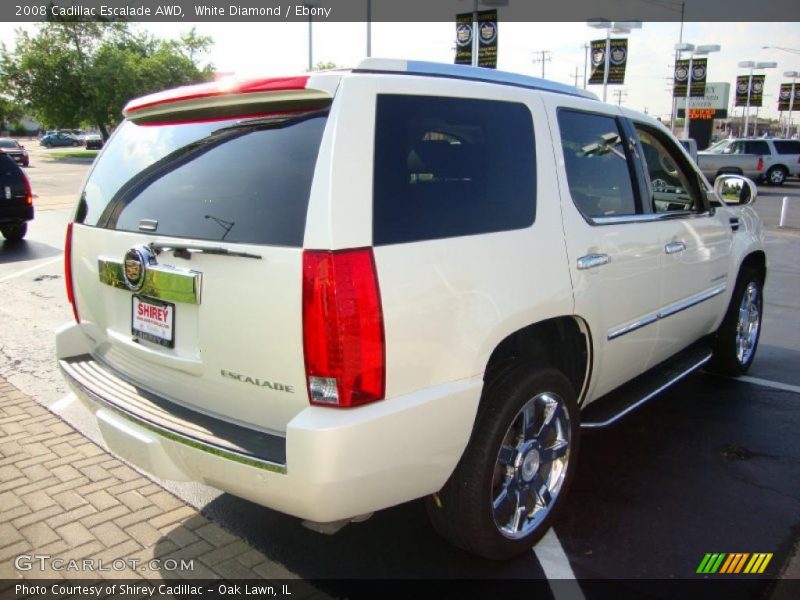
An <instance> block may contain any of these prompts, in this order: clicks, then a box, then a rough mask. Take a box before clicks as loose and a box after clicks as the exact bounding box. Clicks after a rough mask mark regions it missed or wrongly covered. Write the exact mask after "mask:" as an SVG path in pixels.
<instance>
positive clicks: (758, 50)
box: [0, 21, 800, 122]
mask: <svg viewBox="0 0 800 600" xmlns="http://www.w3.org/2000/svg"><path fill="white" fill-rule="evenodd" d="M193 25H194V26H196V28H197V31H198V32H199V33H201V34H206V35H209V36H211V37H212V38H213V40H214V45H213V48H212V49H211V51H210V52H209V53H208V55H207V56H206V57H204V58H205V60H206V61H208V62H211V63H213V64H214V66H215V67H216V69H217V71H219V72H224V73H235V74H237V75H242V76H248V75H262V76H263V75H273V74H275V75H283V74H292V73H301V72H303V71H305V69H306V68H307V66H308V23H269V22H263V23H186V22H180V23H139V24H137V25H136V27H139V28H140V29H143V30H147V31H150V32H151V33H152V34H153V35H156V36H159V37H177V36H178V35H180V33H181V32H184V31H187V30H189V29H190V28H191V27H192V26H193ZM19 26H22V27H25V28H27V29H30V28H32V27H33V26H32V25H30V24H22V25H20V24H12V23H0V42H4V43H5V44H6V45H7V46H9V47H11V46H13V44H14V37H15V36H14V29H15V28H16V27H19ZM312 27H313V35H312V37H313V61H314V63H317V62H321V61H322V62H333V63H336V64H337V65H338V66H342V67H352V66H355V65H357V64H358V63H359V61H360V60H361V59H362V58H364V57H365V56H366V24H365V23H321V22H314V23H313V25H312ZM498 28H499V36H498V68H499V69H502V70H505V71H513V72H517V73H523V74H526V75H535V76H537V77H538V76H541V74H542V64H541V62H539V63H534V62H533V61H534V58H536V57H537V56H539V57H540V56H541V54H538V55H537V54H536V52H537V51H542V50H548V51H549V54H548V55H547V56H548V58H549V59H550V60H549V61H547V62H546V63H545V64H544V68H545V77H546V78H547V79H552V80H555V81H559V82H562V83H569V84H574V83H575V73H576V69H577V71H578V85H579V86H582V85H583V69H584V48H583V46H584V44H585V43H586V42H588V41H591V40H593V39H600V38H603V37H604V32H602V31H598V30H595V29H591V28H590V27H588V26H587V25H586V24H584V23H503V22H502V21H501V22H500V23H499V25H498ZM679 35H680V23H678V22H672V23H669V22H668V23H648V22H645V23H643V25H642V28H641V29H639V30H634V31H633V32H632V33H630V34H629V35H628V36H627V37H628V39H629V42H628V44H629V46H628V51H629V55H628V65H627V72H626V75H625V81H626V83H625V84H624V85H621V86H609V94H608V98H609V101H614V102H616V101H617V98H616V96H614V93H613V91H614V90H616V89H621V90H624V92H625V94H623V97H622V99H621V101H622V104H623V105H624V106H627V107H629V108H633V109H635V110H639V111H647V112H648V113H650V114H651V115H654V116H656V117H665V116H666V117H668V116H669V114H670V111H671V97H670V91H669V85H670V81H671V77H672V63H673V60H674V46H675V44H676V43H678V39H679ZM615 37H617V36H615ZM621 37H625V36H621ZM454 39H455V25H454V24H453V23H446V22H439V23H373V24H372V56H374V57H382V58H406V59H416V60H429V61H435V62H445V63H452V62H453V58H454V50H453V47H454V45H455V43H454ZM683 41H684V42H688V43H692V44H695V45H700V44H719V45H720V46H721V47H722V48H721V51H720V52H718V53H714V54H711V55H709V57H708V58H709V61H708V81H710V82H716V81H724V82H729V83H731V88H732V89H733V84H734V81H735V78H736V76H737V75H744V74H747V71H745V70H743V69H739V68H738V67H737V63H738V62H740V61H744V60H753V61H776V62H777V63H778V67H777V68H775V69H767V70H765V71H760V72H762V73H765V74H766V76H767V77H766V84H765V98H764V107H763V108H762V109H760V112H759V116H770V117H773V118H776V117H777V116H778V111H777V93H778V89H779V84H780V83H784V82H788V81H790V80H789V79H788V78H786V77H784V76H783V72H784V71H786V70H794V71H800V23H797V22H790V23H684V26H683ZM762 46H782V47H787V48H793V49H796V50H798V52H796V53H790V52H786V51H782V50H777V49H763V48H762ZM588 89H589V90H590V91H593V92H595V93H596V94H597V95H598V96H601V95H602V86H594V85H590V86H588ZM732 101H733V98H731V102H732ZM738 110H739V111H740V110H741V109H738ZM751 110H754V109H751ZM794 118H795V122H796V121H797V120H799V119H800V115H796V116H795V117H794Z"/></svg>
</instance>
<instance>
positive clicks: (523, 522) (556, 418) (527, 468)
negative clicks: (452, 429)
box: [491, 392, 570, 539]
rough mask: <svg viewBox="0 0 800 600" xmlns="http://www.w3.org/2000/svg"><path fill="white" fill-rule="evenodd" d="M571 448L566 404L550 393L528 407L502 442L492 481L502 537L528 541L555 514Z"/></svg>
mask: <svg viewBox="0 0 800 600" xmlns="http://www.w3.org/2000/svg"><path fill="white" fill-rule="evenodd" d="M569 447H570V422H569V415H568V414H567V410H566V407H565V405H564V401H563V400H562V399H561V398H560V397H559V396H558V395H557V394H554V393H552V392H545V393H542V394H539V395H537V396H535V397H534V398H532V399H531V400H529V401H528V402H527V403H525V405H524V406H523V407H522V409H521V410H520V411H519V412H518V413H517V416H516V417H514V420H513V421H512V423H511V426H510V427H509V428H508V431H507V432H506V435H505V437H504V438H503V444H502V446H501V447H500V452H498V454H497V461H496V462H495V467H494V476H493V477H492V494H491V498H492V513H493V516H494V522H495V525H496V526H497V529H498V531H499V532H500V533H501V534H502V535H503V536H505V537H507V538H510V539H520V538H523V537H525V536H526V535H528V534H529V533H530V532H531V531H533V530H534V529H535V528H536V527H537V526H538V525H539V523H541V521H542V520H543V519H544V518H545V517H546V516H547V514H548V513H549V512H550V509H551V508H552V507H553V505H554V504H555V500H556V497H557V496H558V492H559V491H560V490H561V485H562V483H563V482H564V477H565V476H566V473H567V462H568V460H569Z"/></svg>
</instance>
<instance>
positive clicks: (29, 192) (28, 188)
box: [22, 173, 33, 206]
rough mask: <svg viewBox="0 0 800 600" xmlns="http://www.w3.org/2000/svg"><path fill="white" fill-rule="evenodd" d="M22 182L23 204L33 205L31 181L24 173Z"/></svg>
mask: <svg viewBox="0 0 800 600" xmlns="http://www.w3.org/2000/svg"><path fill="white" fill-rule="evenodd" d="M22 182H23V185H24V186H25V204H27V205H28V206H31V205H33V190H32V189H31V182H30V180H29V179H28V177H27V175H25V173H23V174H22Z"/></svg>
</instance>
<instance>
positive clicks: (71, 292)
mask: <svg viewBox="0 0 800 600" xmlns="http://www.w3.org/2000/svg"><path fill="white" fill-rule="evenodd" d="M64 281H65V282H66V284H67V300H69V303H70V304H71V305H72V314H73V315H75V321H76V322H78V323H80V322H81V320H80V318H79V317H78V307H77V305H76V304H75V289H74V288H73V285H72V223H67V239H66V240H65V242H64Z"/></svg>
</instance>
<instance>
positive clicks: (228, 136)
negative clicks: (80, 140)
mask: <svg viewBox="0 0 800 600" xmlns="http://www.w3.org/2000/svg"><path fill="white" fill-rule="evenodd" d="M326 120H327V114H326V113H314V114H313V115H306V116H304V117H298V118H291V119H288V118H286V117H281V118H277V117H276V118H271V119H253V120H249V121H236V120H232V121H215V122H212V123H195V124H179V125H164V126H140V125H136V124H134V123H132V122H126V123H124V124H123V125H122V126H121V127H120V130H119V131H118V132H116V134H115V135H114V138H113V140H112V141H111V143H110V145H109V146H108V148H107V149H106V150H105V151H104V152H103V155H102V157H101V159H100V160H99V161H98V164H97V166H96V167H95V169H94V170H93V171H92V174H91V176H90V178H89V180H88V182H87V184H86V188H85V190H84V192H83V195H82V198H81V203H80V205H79V208H78V214H77V215H76V219H77V220H78V221H79V222H83V223H86V224H88V225H96V226H99V227H105V228H109V229H118V230H123V231H139V224H140V222H141V221H142V220H143V219H148V220H155V221H157V222H158V225H157V230H156V233H157V234H160V235H170V236H177V237H188V238H198V239H203V240H224V241H227V242H244V243H256V244H271V245H285V246H302V243H303V234H304V230H305V221H306V212H307V209H308V196H309V191H310V189H311V179H312V177H313V173H314V166H315V164H316V159H317V153H318V151H319V145H320V141H321V138H322V131H323V129H324V127H325V122H326Z"/></svg>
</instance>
